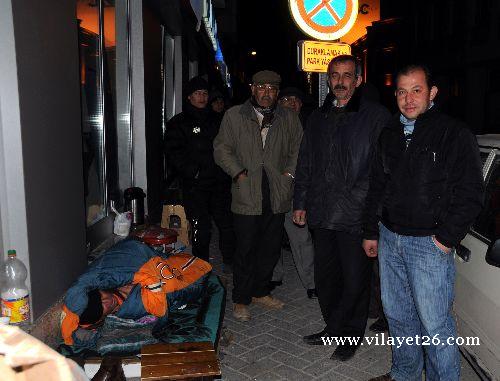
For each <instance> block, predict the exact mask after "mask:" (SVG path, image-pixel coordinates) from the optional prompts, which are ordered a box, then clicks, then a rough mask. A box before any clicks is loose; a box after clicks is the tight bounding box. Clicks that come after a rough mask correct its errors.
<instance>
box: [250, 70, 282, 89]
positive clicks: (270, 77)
mask: <svg viewBox="0 0 500 381" xmlns="http://www.w3.org/2000/svg"><path fill="white" fill-rule="evenodd" d="M252 82H253V83H254V84H255V85H263V84H265V83H269V84H270V85H277V86H279V84H280V83H281V77H280V75H279V74H278V73H276V72H274V71H271V70H262V71H259V72H257V73H255V74H254V75H253V77H252Z"/></svg>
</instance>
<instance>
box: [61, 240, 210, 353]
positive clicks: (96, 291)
mask: <svg viewBox="0 0 500 381" xmlns="http://www.w3.org/2000/svg"><path fill="white" fill-rule="evenodd" d="M211 270H212V267H211V265H210V264H209V263H207V262H205V261H203V260H202V259H200V258H197V257H194V256H192V255H190V254H185V253H179V254H170V255H169V254H163V253H160V252H158V251H155V250H153V249H152V248H150V247H149V246H147V245H146V244H144V243H142V242H139V241H136V240H132V239H129V240H124V241H121V242H119V243H117V244H116V245H114V246H113V247H112V248H110V249H109V250H108V251H106V252H105V253H104V254H103V255H101V256H100V257H99V258H97V259H96V260H95V261H93V262H92V263H91V264H90V265H89V266H88V268H87V269H86V270H85V272H84V273H83V274H82V275H81V276H80V277H79V278H78V280H77V281H76V282H75V283H74V284H73V285H72V286H71V287H70V289H69V290H68V291H67V293H66V296H65V298H64V304H63V306H62V319H61V320H62V321H61V333H62V338H63V340H64V343H65V344H66V345H69V346H73V345H75V346H79V347H91V346H92V343H95V341H96V337H95V336H96V335H88V334H85V333H83V334H82V332H81V330H86V331H89V330H93V331H98V329H99V327H100V326H102V324H103V323H104V321H105V319H106V316H108V315H110V314H113V315H114V316H116V317H118V318H122V319H132V320H139V319H147V318H148V317H150V318H153V319H154V318H155V317H157V318H160V319H158V322H165V319H167V318H168V310H169V308H170V309H171V308H173V307H174V306H175V307H179V306H181V305H183V304H186V303H189V301H190V300H193V299H197V298H199V297H200V296H201V294H202V291H203V288H204V280H205V279H206V277H207V274H209V273H210V271H211ZM153 331H154V328H153ZM79 332H80V333H79Z"/></svg>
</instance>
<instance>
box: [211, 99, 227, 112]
mask: <svg viewBox="0 0 500 381" xmlns="http://www.w3.org/2000/svg"><path fill="white" fill-rule="evenodd" d="M212 110H214V111H215V112H222V111H224V99H222V98H217V99H216V100H214V101H213V102H212Z"/></svg>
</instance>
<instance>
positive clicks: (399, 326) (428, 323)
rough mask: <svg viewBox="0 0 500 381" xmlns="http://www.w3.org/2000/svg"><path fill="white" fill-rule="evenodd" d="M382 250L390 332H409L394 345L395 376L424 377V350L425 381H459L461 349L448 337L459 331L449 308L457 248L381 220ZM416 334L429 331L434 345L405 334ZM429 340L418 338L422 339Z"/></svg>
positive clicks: (402, 379) (404, 379) (402, 380)
mask: <svg viewBox="0 0 500 381" xmlns="http://www.w3.org/2000/svg"><path fill="white" fill-rule="evenodd" d="M378 255H379V264H380V285H381V292H382V304H383V306H384V312H385V315H386V316H387V321H388V322H389V332H390V335H391V336H392V337H393V338H396V337H399V338H403V337H404V338H405V343H403V345H401V346H399V344H398V343H397V342H396V343H395V345H393V346H392V369H391V376H392V378H394V379H395V380H396V381H417V380H418V381H421V380H422V369H423V366H424V356H425V369H426V380H427V381H437V380H440V381H458V380H459V378H460V354H459V350H458V347H457V346H456V345H448V343H447V342H446V340H447V339H448V338H449V337H452V338H455V337H456V328H455V322H454V319H453V317H452V313H451V309H452V306H453V298H454V290H453V288H454V283H455V264H454V260H453V254H452V253H449V254H448V253H445V252H444V251H442V250H441V249H439V248H438V247H437V246H436V245H435V244H434V242H433V241H432V237H430V236H426V237H411V236H403V235H399V234H396V233H393V232H391V231H390V230H388V229H387V228H386V227H385V226H384V225H382V224H380V238H379V246H378ZM436 335H437V336H436ZM416 336H419V337H420V338H422V336H428V337H429V338H430V340H429V343H428V344H430V345H415V339H414V341H413V345H408V344H407V343H406V338H407V337H413V338H415V337H416ZM435 336H436V337H437V338H438V339H439V340H440V341H441V342H440V344H439V345H433V344H432V338H433V337H435ZM452 340H453V344H454V339H452ZM426 341H427V340H422V339H420V344H422V343H423V342H426ZM435 342H437V340H435ZM398 346H399V348H398Z"/></svg>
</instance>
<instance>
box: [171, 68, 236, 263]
mask: <svg viewBox="0 0 500 381" xmlns="http://www.w3.org/2000/svg"><path fill="white" fill-rule="evenodd" d="M185 93H186V94H187V100H188V102H186V103H185V105H184V111H183V112H181V113H180V114H177V115H176V116H174V117H173V118H172V119H170V120H169V121H168V123H167V126H166V129H165V153H166V156H167V161H169V165H171V166H172V167H173V168H174V169H175V171H176V172H177V174H178V175H179V176H180V177H181V179H182V197H183V202H184V208H185V211H186V216H187V218H188V219H189V222H190V224H191V232H192V245H193V255H194V256H196V257H199V258H202V259H204V260H206V261H208V260H209V253H208V251H209V244H210V230H211V218H212V217H213V219H214V221H215V224H216V225H217V228H218V229H219V247H220V250H221V253H222V258H223V262H224V264H225V265H231V264H232V259H233V253H234V250H235V245H236V243H235V238H234V231H233V221H232V214H231V179H230V177H229V176H228V175H226V174H225V173H224V171H222V169H221V168H220V167H219V166H218V165H216V164H215V161H214V153H213V152H214V151H213V141H214V139H215V137H216V136H217V134H218V132H219V127H220V119H218V118H217V117H216V116H215V115H213V111H212V110H210V109H209V108H208V107H207V104H208V83H207V81H205V80H204V79H203V78H201V77H194V78H192V79H191V80H190V81H189V83H188V84H187V86H186V89H185Z"/></svg>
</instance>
